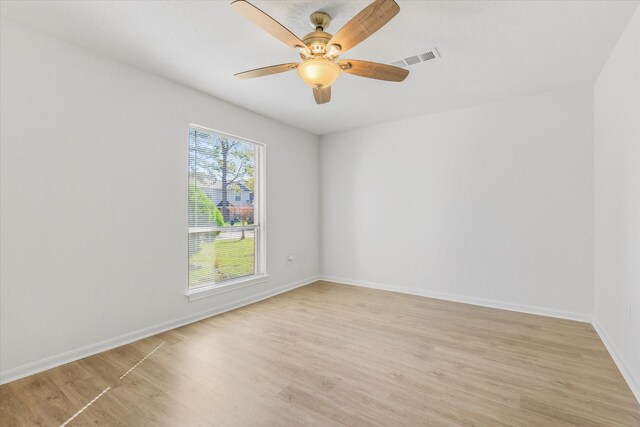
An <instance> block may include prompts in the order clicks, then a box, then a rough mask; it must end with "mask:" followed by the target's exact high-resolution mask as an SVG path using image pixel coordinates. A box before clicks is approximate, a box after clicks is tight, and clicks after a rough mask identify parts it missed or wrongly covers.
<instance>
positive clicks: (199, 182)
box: [189, 173, 251, 191]
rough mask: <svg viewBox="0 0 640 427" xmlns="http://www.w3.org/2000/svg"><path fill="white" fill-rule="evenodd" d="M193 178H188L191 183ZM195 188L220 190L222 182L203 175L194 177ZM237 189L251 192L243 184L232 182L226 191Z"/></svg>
mask: <svg viewBox="0 0 640 427" xmlns="http://www.w3.org/2000/svg"><path fill="white" fill-rule="evenodd" d="M192 180H193V176H190V177H189V181H190V182H192ZM196 186H197V187H198V188H213V189H214V190H222V181H221V180H219V179H212V178H210V177H208V176H205V175H203V174H200V173H199V174H197V175H196ZM236 186H237V187H238V189H239V190H240V191H251V189H249V187H247V186H246V185H245V183H244V182H234V183H231V184H228V185H227V189H234V187H236Z"/></svg>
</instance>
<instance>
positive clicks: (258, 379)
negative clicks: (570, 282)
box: [0, 282, 640, 426]
mask: <svg viewBox="0 0 640 427" xmlns="http://www.w3.org/2000/svg"><path fill="white" fill-rule="evenodd" d="M151 352H153V353H152V354H151V355H150V356H148V355H149V354H150V353H151ZM147 356H148V357H147ZM139 362H140V363H139ZM133 366H135V369H133V370H131V371H129V370H130V369H131V368H132V367H133ZM125 372H129V373H128V374H127V375H126V376H125V377H123V378H122V375H123V374H124V373H125ZM107 387H110V389H109V390H108V392H106V393H104V394H103V395H102V396H101V397H100V398H99V399H97V400H95V401H94V402H93V403H92V404H91V405H90V406H89V407H87V408H86V409H85V410H84V411H82V412H81V413H80V414H78V415H77V416H76V417H75V418H74V419H73V420H72V421H71V423H70V424H71V425H88V424H98V425H108V426H111V425H113V426H120V425H122V426H129V425H166V426H175V425H181V426H192V425H193V426H292V425H305V426H344V425H348V426H360V425H362V426H365V425H366V426H369V425H381V426H416V425H425V426H460V425H479V426H487V425H490V426H571V425H578V426H640V405H639V404H638V402H637V401H636V400H635V397H634V396H633V394H632V393H631V391H630V390H629V388H628V386H627V384H626V383H625V382H624V379H623V377H622V375H621V374H620V372H619V371H618V369H617V367H616V365H615V363H614V362H613V361H612V359H611V357H610V356H609V354H608V352H607V350H606V348H605V347H604V345H603V343H602V342H601V341H600V339H599V337H598V335H597V333H596V332H595V331H594V330H593V327H592V326H591V325H590V324H588V323H582V322H574V321H569V320H563V319H555V318H550V317H543V316H535V315H530V314H524V313H516V312H510V311H505V310H497V309H491V308H486V307H479V306H473V305H467V304H461V303H454V302H448V301H441V300H435V299H430V298H423V297H417V296H412V295H405V294H399V293H393V292H385V291H377V290H371V289H364V288H358V287H354V286H343V285H336V284H332V283H328V282H316V283H314V284H312V285H308V286H305V287H302V288H299V289H296V290H293V291H290V292H287V293H285V294H282V295H279V296H277V297H274V298H270V299H268V300H265V301H261V302H259V303H256V304H253V305H250V306H247V307H244V308H241V309H238V310H234V311H231V312H228V313H225V314H222V315H219V316H214V317H211V318H208V319H205V320H203V321H200V322H196V323H193V324H191V325H187V326H183V327H181V328H177V329H174V330H171V331H167V332H165V333H162V334H158V335H156V336H154V337H149V338H146V339H144V340H140V341H137V342H135V343H131V344H129V345H126V346H122V347H119V348H117V349H113V350H110V351H107V352H104V353H101V354H98V355H95V356H92V357H88V358H86V359H82V360H79V361H77V362H73V363H70V364H67V365H64V366H61V367H58V368H55V369H51V370H49V371H46V372H43V373H41V374H37V375H34V376H31V377H28V378H24V379H22V380H19V381H14V382H12V383H9V384H5V385H3V386H0V425H2V426H5V425H6V426H31V425H42V426H56V425H60V424H62V423H63V422H65V421H66V420H67V419H69V418H70V417H72V416H73V415H74V414H75V413H76V412H77V411H78V410H80V409H81V408H82V407H83V406H84V405H86V404H87V403H89V402H90V401H91V400H92V399H93V398H95V397H96V396H97V395H99V394H100V393H101V392H102V391H103V390H105V389H106V388H107Z"/></svg>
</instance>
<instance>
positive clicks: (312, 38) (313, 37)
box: [302, 31, 333, 55]
mask: <svg viewBox="0 0 640 427" xmlns="http://www.w3.org/2000/svg"><path fill="white" fill-rule="evenodd" d="M331 37H333V36H332V35H331V34H329V33H327V32H324V31H313V32H311V33H309V34H307V35H306V36H304V38H303V39H302V41H303V42H304V44H305V45H307V47H309V49H310V50H311V53H312V54H313V55H324V54H325V53H327V43H329V40H331Z"/></svg>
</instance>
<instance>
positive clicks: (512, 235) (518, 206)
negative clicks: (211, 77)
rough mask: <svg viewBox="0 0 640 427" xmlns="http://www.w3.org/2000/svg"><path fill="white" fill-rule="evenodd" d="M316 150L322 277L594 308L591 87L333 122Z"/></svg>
mask: <svg viewBox="0 0 640 427" xmlns="http://www.w3.org/2000/svg"><path fill="white" fill-rule="evenodd" d="M321 156H322V159H321V163H320V164H321V176H322V197H323V199H322V200H323V203H322V222H323V223H322V236H323V247H322V271H323V274H324V275H325V276H326V277H328V278H332V279H333V280H336V281H340V282H346V283H356V284H366V285H370V286H375V287H382V288H389V289H396V290H401V291H405V292H412V293H417V294H422V295H431V296H436V297H438V296H441V297H446V298H453V299H458V300H462V301H467V302H478V303H482V304H488V305H495V306H503V307H510V308H516V309H521V310H529V311H534V312H539V313H549V314H554V315H560V316H567V317H571V318H580V319H590V315H591V313H592V308H593V94H592V90H591V88H580V89H572V90H564V91H557V92H553V93H546V94H541V95H535V96H530V97H526V98H520V99H516V100H511V101H506V102H500V103H495V104H489V105H482V106H478V107H473V108H467V109H464V110H458V111H452V112H446V113H442V114H438V115H432V116H425V117H417V118H413V119H409V120H404V121H399V122H394V123H390V124H381V125H378V126H374V127H368V128H363V129H358V130H353V131H348V132H342V133H338V134H333V135H329V136H326V137H323V138H322V139H321Z"/></svg>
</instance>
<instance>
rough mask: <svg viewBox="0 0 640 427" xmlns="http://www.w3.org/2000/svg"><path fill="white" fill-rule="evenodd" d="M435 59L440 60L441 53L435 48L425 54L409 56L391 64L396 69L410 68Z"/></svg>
mask: <svg viewBox="0 0 640 427" xmlns="http://www.w3.org/2000/svg"><path fill="white" fill-rule="evenodd" d="M433 59H440V53H439V52H438V49H436V48H435V47H434V48H433V49H431V50H428V51H426V52H425V53H420V54H418V55H412V56H408V57H406V58H404V59H401V60H399V61H394V62H392V63H391V65H395V66H396V67H408V66H410V65H414V64H419V63H421V62H427V61H431V60H433Z"/></svg>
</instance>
